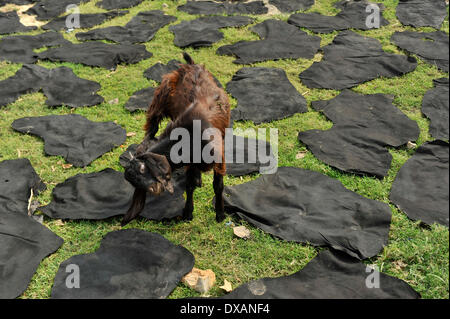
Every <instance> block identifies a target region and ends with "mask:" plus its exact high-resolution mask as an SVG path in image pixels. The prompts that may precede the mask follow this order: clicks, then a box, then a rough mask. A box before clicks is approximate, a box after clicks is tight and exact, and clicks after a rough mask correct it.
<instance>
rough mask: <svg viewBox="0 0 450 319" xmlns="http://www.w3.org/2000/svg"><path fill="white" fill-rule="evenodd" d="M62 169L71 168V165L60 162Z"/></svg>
mask: <svg viewBox="0 0 450 319" xmlns="http://www.w3.org/2000/svg"><path fill="white" fill-rule="evenodd" d="M61 166H62V167H63V168H64V169H69V168H71V167H72V166H73V165H72V164H62V165H61Z"/></svg>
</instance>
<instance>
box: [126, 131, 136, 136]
mask: <svg viewBox="0 0 450 319" xmlns="http://www.w3.org/2000/svg"><path fill="white" fill-rule="evenodd" d="M135 135H136V132H128V133H127V137H131V136H135Z"/></svg>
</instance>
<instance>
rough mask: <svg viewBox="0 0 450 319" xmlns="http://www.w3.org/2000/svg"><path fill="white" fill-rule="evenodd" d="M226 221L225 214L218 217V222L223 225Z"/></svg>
mask: <svg viewBox="0 0 450 319" xmlns="http://www.w3.org/2000/svg"><path fill="white" fill-rule="evenodd" d="M224 219H225V214H222V215H216V222H218V223H221V222H223V220H224Z"/></svg>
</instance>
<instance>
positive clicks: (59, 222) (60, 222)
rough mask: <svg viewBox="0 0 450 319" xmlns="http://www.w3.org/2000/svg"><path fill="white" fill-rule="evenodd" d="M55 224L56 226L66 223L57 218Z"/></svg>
mask: <svg viewBox="0 0 450 319" xmlns="http://www.w3.org/2000/svg"><path fill="white" fill-rule="evenodd" d="M55 225H56V226H64V225H65V224H64V222H63V221H62V220H61V219H57V220H55Z"/></svg>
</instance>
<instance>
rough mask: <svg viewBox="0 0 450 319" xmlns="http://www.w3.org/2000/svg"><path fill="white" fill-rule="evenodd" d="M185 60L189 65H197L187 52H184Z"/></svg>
mask: <svg viewBox="0 0 450 319" xmlns="http://www.w3.org/2000/svg"><path fill="white" fill-rule="evenodd" d="M183 58H184V60H185V61H186V63H187V64H195V62H194V60H192V58H191V56H190V55H189V54H187V53H186V52H183Z"/></svg>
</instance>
